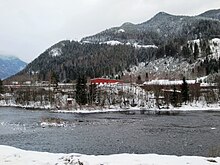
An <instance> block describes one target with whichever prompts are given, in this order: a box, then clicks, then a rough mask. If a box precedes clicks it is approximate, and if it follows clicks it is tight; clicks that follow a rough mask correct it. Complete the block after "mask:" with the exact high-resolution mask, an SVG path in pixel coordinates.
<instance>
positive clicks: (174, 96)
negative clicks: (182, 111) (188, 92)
mask: <svg viewBox="0 0 220 165" xmlns="http://www.w3.org/2000/svg"><path fill="white" fill-rule="evenodd" d="M177 102H178V95H177V92H176V86H175V85H174V86H173V95H172V98H171V104H172V105H173V106H174V107H177Z"/></svg>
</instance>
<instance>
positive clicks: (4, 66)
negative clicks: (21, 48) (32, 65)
mask: <svg viewBox="0 0 220 165" xmlns="http://www.w3.org/2000/svg"><path fill="white" fill-rule="evenodd" d="M26 65H27V64H26V63H25V62H24V61H22V60H20V59H19V58H17V57H15V56H6V55H0V79H5V78H7V77H10V76H12V75H14V74H16V73H18V72H19V71H21V70H22V69H24V67H25V66H26Z"/></svg>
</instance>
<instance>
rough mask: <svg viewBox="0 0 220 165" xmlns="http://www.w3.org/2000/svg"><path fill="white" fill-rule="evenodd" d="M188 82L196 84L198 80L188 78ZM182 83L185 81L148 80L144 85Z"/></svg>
mask: <svg viewBox="0 0 220 165" xmlns="http://www.w3.org/2000/svg"><path fill="white" fill-rule="evenodd" d="M186 82H187V83H188V84H195V83H196V80H186ZM182 83H183V81H182V80H174V81H170V80H151V81H148V82H144V85H180V84H182Z"/></svg>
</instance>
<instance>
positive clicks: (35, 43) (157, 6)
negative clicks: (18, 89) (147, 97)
mask: <svg viewBox="0 0 220 165" xmlns="http://www.w3.org/2000/svg"><path fill="white" fill-rule="evenodd" d="M218 8H220V0H0V54H4V55H15V56H17V57H19V58H21V59H22V60H24V61H26V62H30V61H32V60H33V59H35V58H36V57H37V56H39V55H40V53H42V52H44V51H45V50H46V49H47V48H49V47H50V46H52V45H53V44H55V43H56V42H58V41H60V40H65V39H70V40H80V39H81V38H82V37H85V36H88V35H92V34H95V33H98V32H100V31H102V30H105V29H107V28H110V27H113V26H120V25H121V24H123V23H124V22H132V23H141V22H144V21H147V20H148V19H150V18H151V17H153V16H154V15H155V14H156V13H158V12H160V11H165V12H168V13H170V14H178V15H197V14H200V13H202V12H204V11H206V10H209V9H218Z"/></svg>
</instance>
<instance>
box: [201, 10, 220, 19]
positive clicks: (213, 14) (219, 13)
mask: <svg viewBox="0 0 220 165" xmlns="http://www.w3.org/2000/svg"><path fill="white" fill-rule="evenodd" d="M198 16H199V17H206V18H212V19H218V20H220V9H216V10H209V11H206V12H204V13H202V14H200V15H198Z"/></svg>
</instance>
